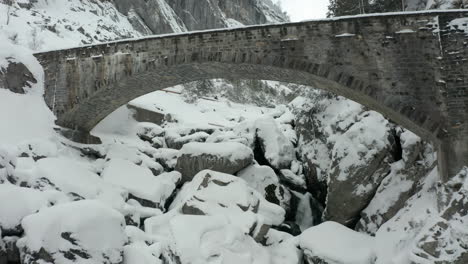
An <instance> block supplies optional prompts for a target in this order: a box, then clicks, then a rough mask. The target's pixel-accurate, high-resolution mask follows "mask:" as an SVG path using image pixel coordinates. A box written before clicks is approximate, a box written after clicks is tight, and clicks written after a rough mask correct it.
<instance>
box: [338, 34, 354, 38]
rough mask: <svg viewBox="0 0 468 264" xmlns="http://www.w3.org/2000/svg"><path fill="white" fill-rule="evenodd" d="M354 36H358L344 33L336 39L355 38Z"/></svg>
mask: <svg viewBox="0 0 468 264" xmlns="http://www.w3.org/2000/svg"><path fill="white" fill-rule="evenodd" d="M354 36H356V34H352V33H343V34H339V35H335V38H343V37H354Z"/></svg>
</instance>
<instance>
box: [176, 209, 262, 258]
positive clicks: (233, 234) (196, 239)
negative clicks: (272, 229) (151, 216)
mask: <svg viewBox="0 0 468 264" xmlns="http://www.w3.org/2000/svg"><path fill="white" fill-rule="evenodd" d="M187 223H191V224H190V225H187ZM170 227H171V230H172V234H173V236H174V240H175V244H176V249H177V252H178V253H179V256H180V259H181V261H182V263H193V264H205V263H223V264H236V263H245V264H268V263H271V259H270V256H269V254H268V251H267V250H266V249H265V248H263V247H261V246H260V245H259V244H257V243H256V242H255V241H254V240H253V239H252V238H251V237H249V236H247V235H245V234H244V232H243V230H239V229H238V227H236V225H232V223H230V222H229V220H228V219H227V218H226V217H224V216H222V215H217V216H188V215H184V216H177V217H175V218H173V219H172V220H171V222H170Z"/></svg>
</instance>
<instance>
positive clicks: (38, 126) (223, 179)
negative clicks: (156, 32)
mask: <svg viewBox="0 0 468 264" xmlns="http://www.w3.org/2000/svg"><path fill="white" fill-rule="evenodd" d="M157 1H159V2H160V6H163V10H161V12H162V14H163V15H164V16H165V17H164V18H163V19H166V20H167V21H169V22H170V25H171V27H172V28H173V30H174V31H176V32H181V31H184V30H185V29H184V28H183V25H179V24H178V22H177V19H176V16H175V15H174V12H173V11H172V9H171V8H170V6H169V5H167V4H165V1H163V0H157ZM265 8H272V7H265ZM6 9H7V6H6V5H5V4H1V3H0V14H5V12H6ZM12 11H13V13H14V15H12V16H11V17H10V19H11V20H10V24H9V25H8V26H5V25H4V23H3V19H4V17H3V16H2V17H0V23H1V25H0V67H6V66H7V63H8V61H15V62H21V63H24V64H25V65H26V66H27V67H28V68H29V70H30V71H31V72H32V73H33V75H34V77H35V78H36V79H37V80H38V83H37V84H31V85H32V87H31V88H26V94H25V95H19V94H14V93H12V92H10V91H7V90H4V89H0V127H1V129H0V182H2V184H0V201H2V202H0V226H1V227H2V228H1V229H5V228H15V227H17V225H18V224H19V223H20V222H21V221H22V224H23V228H24V230H25V233H24V237H23V238H21V240H20V242H19V243H18V245H19V246H20V247H26V248H28V250H33V251H34V250H38V249H39V248H41V247H44V248H45V250H47V251H48V252H51V253H53V255H54V257H59V255H60V254H61V252H66V251H67V250H68V249H70V248H73V249H78V248H76V247H73V245H71V243H70V242H69V241H65V240H64V239H62V238H63V236H62V234H63V233H64V232H70V233H72V234H73V236H72V237H73V238H74V239H77V241H78V242H79V246H80V247H81V248H80V249H83V250H84V251H85V252H87V253H90V254H91V255H92V258H91V259H89V260H82V259H80V261H79V262H78V261H77V263H83V264H88V263H89V264H91V263H104V262H105V261H106V260H107V259H106V258H105V257H103V256H104V255H106V256H108V257H110V259H112V260H114V261H115V262H116V263H120V262H121V261H123V263H127V264H133V263H142V264H146V263H148V264H149V263H154V264H158V263H163V261H161V259H160V257H161V256H163V255H164V256H167V255H168V252H169V251H173V252H174V253H177V254H178V255H179V256H180V257H181V260H182V263H184V262H185V263H187V262H191V263H194V264H195V263H203V264H204V263H225V264H236V263H252V264H271V263H272V264H297V263H298V262H299V260H300V252H299V249H298V248H297V246H300V247H301V248H303V249H306V253H311V252H312V253H314V254H320V256H323V257H324V258H327V259H328V260H330V261H336V262H343V263H363V264H364V263H369V262H370V261H372V260H373V259H374V257H375V256H377V258H378V259H377V263H379V264H380V263H381V264H387V263H399V264H407V263H410V261H412V260H414V259H415V258H416V257H415V256H416V255H415V252H418V251H417V245H416V243H417V242H418V241H419V240H420V239H422V235H424V234H426V233H427V232H429V229H430V227H431V226H432V224H433V223H434V221H436V220H441V219H440V214H439V213H438V211H437V206H436V205H437V203H436V202H437V196H436V191H435V190H436V178H437V174H436V172H435V171H434V172H433V173H432V174H431V175H430V176H429V178H428V179H426V181H425V182H424V184H423V187H422V189H421V191H420V192H419V193H418V194H417V195H415V196H414V197H412V198H411V199H410V200H409V201H408V203H407V206H406V207H405V208H404V209H403V210H402V211H400V212H399V213H398V214H397V215H396V216H395V217H394V218H392V219H391V220H390V221H388V222H387V223H379V224H383V226H382V227H381V228H379V229H378V230H377V228H376V229H375V230H374V231H376V238H371V237H369V236H366V235H363V234H359V233H356V232H354V231H352V230H349V229H347V228H345V227H343V226H340V225H338V224H336V223H330V222H326V223H324V224H321V225H319V226H315V227H312V228H309V227H311V226H312V225H313V224H314V223H313V220H314V219H313V218H314V217H315V216H314V215H313V214H314V213H315V211H312V208H311V202H310V200H311V196H310V194H305V195H300V194H298V193H296V196H297V197H299V201H298V203H299V204H298V209H297V211H296V212H295V213H296V214H295V217H296V223H298V224H299V226H300V228H301V229H302V230H306V231H305V232H304V233H303V234H302V235H300V236H299V237H296V238H294V237H292V236H291V235H289V234H286V233H284V232H280V231H276V230H274V229H270V230H269V231H268V234H267V241H266V246H265V245H262V244H260V243H258V242H256V241H255V240H254V239H253V238H252V234H249V233H250V231H251V229H252V228H253V225H254V224H256V225H257V226H256V230H257V231H258V229H259V227H260V226H261V225H262V224H265V225H276V226H278V225H280V224H282V223H283V222H284V220H285V215H286V212H285V210H284V209H283V208H281V207H280V206H278V205H275V204H272V203H269V202H268V201H266V200H265V198H264V196H265V186H268V185H270V184H279V180H278V178H277V176H276V174H275V171H273V169H272V168H270V167H266V166H260V165H251V166H249V167H248V168H246V169H245V170H243V171H241V172H239V173H238V177H235V176H233V175H227V174H222V173H217V172H214V171H203V172H200V173H199V174H197V175H196V176H195V178H194V180H193V181H192V182H189V183H186V184H185V185H184V186H183V188H182V189H181V190H176V185H177V183H178V181H179V179H180V174H179V173H178V172H170V173H161V174H159V172H162V171H163V170H166V171H167V170H171V169H172V168H174V166H175V163H176V160H177V157H178V156H179V155H182V154H183V153H188V154H193V155H198V154H202V153H210V154H211V153H214V155H223V156H229V158H230V159H239V158H245V157H247V156H249V157H250V156H251V155H253V154H252V150H251V147H252V146H253V143H254V136H255V133H256V131H257V133H258V135H259V136H260V137H261V138H262V139H264V141H265V148H266V151H265V152H266V156H267V158H268V159H269V160H270V161H271V163H272V164H273V165H276V166H280V167H281V168H280V169H281V171H280V172H281V173H282V174H283V175H284V176H285V177H286V178H287V179H288V180H289V181H290V182H293V183H294V184H296V185H299V186H301V185H305V179H304V178H303V175H302V173H303V172H302V166H303V165H304V164H303V163H302V161H301V160H296V158H295V157H296V151H298V152H299V153H301V154H304V156H303V157H301V158H302V160H306V159H309V158H310V160H311V162H312V163H314V165H317V167H318V169H317V172H318V178H319V179H322V180H323V179H325V178H326V177H327V176H328V174H329V172H330V170H331V164H332V161H333V159H335V160H339V165H338V166H341V167H340V169H341V171H343V173H342V174H340V175H339V178H340V179H346V177H347V176H348V175H347V173H346V172H347V171H349V169H350V168H352V167H353V166H355V165H364V164H366V162H368V161H369V160H370V159H371V158H372V155H374V154H375V153H376V152H378V151H379V150H381V149H382V148H384V147H386V144H387V143H388V142H386V138H387V136H388V130H389V124H388V121H386V120H385V119H383V117H381V116H380V115H379V114H377V113H375V112H372V111H365V110H364V109H363V108H362V106H360V105H358V104H356V103H354V102H351V101H349V100H344V99H343V98H340V99H336V100H335V99H330V98H327V99H324V100H322V101H319V102H317V101H315V102H314V101H313V98H315V97H314V96H316V94H314V95H313V96H311V98H312V99H311V98H305V97H297V98H296V99H295V100H294V101H293V102H292V103H291V104H290V105H289V106H288V107H286V106H284V105H280V106H278V107H276V108H267V107H258V106H255V105H249V104H245V103H233V102H232V101H230V100H228V99H226V98H225V97H223V96H219V98H208V97H205V98H198V99H197V100H196V101H195V102H193V103H188V102H186V101H185V100H186V99H187V98H186V97H184V96H185V95H184V90H183V88H182V87H181V86H179V87H174V88H170V89H167V90H168V91H173V92H182V94H177V93H168V92H165V91H156V92H154V93H151V94H149V95H147V96H144V97H141V98H137V99H136V100H134V101H132V102H131V104H132V105H137V106H140V107H143V108H145V109H149V110H154V111H158V112H160V113H162V114H171V116H172V117H173V118H174V120H175V121H176V122H166V123H164V124H162V125H161V126H157V125H152V124H148V123H138V122H136V121H135V120H134V119H133V117H132V112H131V111H130V110H128V108H127V107H126V106H123V107H121V108H119V109H118V110H116V111H115V112H114V113H113V114H112V115H111V116H109V117H108V118H106V119H105V120H103V122H101V123H100V124H99V125H98V126H97V127H96V128H95V129H94V131H93V134H95V135H99V136H101V137H102V139H103V142H104V144H103V145H101V146H98V147H93V148H95V149H94V150H96V151H98V152H99V154H101V155H102V156H103V157H104V158H96V157H89V156H85V157H83V156H82V154H81V153H80V151H79V148H82V147H84V146H83V145H80V144H74V143H71V142H68V141H66V140H64V139H63V138H61V137H59V136H57V135H56V133H55V132H54V130H53V128H54V127H55V125H54V120H55V117H54V116H53V114H52V112H51V111H50V110H49V109H48V107H47V106H46V104H45V103H44V100H43V98H42V96H43V92H44V89H43V85H42V83H43V79H44V77H43V70H42V68H41V66H40V65H39V63H38V61H37V60H36V59H35V58H34V56H33V55H32V53H33V52H34V51H38V50H48V49H50V50H53V49H57V48H67V47H74V46H80V45H81V46H82V45H89V44H94V43H98V42H107V41H112V40H115V39H121V38H126V37H137V38H140V37H141V34H139V33H137V32H136V31H135V30H134V29H133V28H132V26H131V25H130V23H129V22H128V19H127V18H126V17H125V16H123V15H122V14H119V13H118V12H117V11H116V9H115V6H113V3H112V2H106V1H104V2H100V1H97V2H96V1H79V0H69V1H58V0H52V1H45V0H39V1H38V2H37V3H36V4H35V5H34V7H33V8H32V9H31V10H27V9H23V8H21V9H19V8H17V7H16V6H15V7H14V8H13V10H12ZM435 12H438V11H435ZM456 12H460V10H458V11H456ZM272 14H273V13H271V15H272ZM434 14H436V13H434ZM133 15H135V13H133ZM393 15H395V14H393ZM396 15H401V14H400V13H398V14H396ZM269 19H274V17H273V16H271V17H269ZM339 19H347V18H333V19H328V20H327V21H331V20H339ZM226 23H227V24H228V25H230V26H241V25H240V24H239V22H238V21H236V20H233V19H227V20H226ZM463 23H466V21H464V20H460V21H458V20H454V21H452V22H451V26H452V27H455V26H456V25H458V26H459V27H460V25H463ZM254 27H255V28H260V29H261V28H262V27H263V26H260V27H259V26H254ZM80 28H81V29H82V30H83V32H84V33H80V32H79V31H78V29H80ZM54 30H55V32H54ZM235 30H239V29H228V31H235ZM98 31H99V32H100V33H97V32H98ZM218 31H219V30H208V31H204V32H218ZM402 31H404V30H402ZM196 33H197V32H191V33H183V34H185V35H190V34H196ZM400 33H404V32H400ZM87 34H89V36H90V37H88V36H87ZM176 34H179V33H176ZM176 34H172V35H176ZM351 35H352V34H350V33H344V34H341V35H337V36H336V37H351ZM165 36H168V35H161V36H148V37H147V38H161V37H165ZM295 39H296V38H295V37H294V36H293V35H291V36H286V37H285V39H284V40H295ZM103 45H105V44H103ZM98 56H99V55H95V57H98ZM7 58H9V59H7ZM73 59H75V58H68V60H73ZM213 83H214V85H215V88H216V89H218V90H216V91H223V89H232V88H234V87H226V88H225V87H222V86H223V85H224V86H229V85H226V84H223V83H222V82H221V81H219V80H215V81H214V82H213ZM263 83H267V84H268V85H269V86H270V87H274V91H275V92H277V93H278V94H281V95H295V92H296V91H293V90H292V89H290V88H289V87H291V86H287V85H284V84H281V83H277V82H271V81H266V82H263ZM236 92H237V90H236ZM241 92H242V91H239V93H241ZM219 94H220V95H225V94H223V93H219ZM275 102H276V101H275ZM314 103H316V104H317V106H318V107H322V106H323V109H322V108H319V109H322V110H321V111H319V114H317V116H316V118H317V120H319V121H320V122H319V123H317V124H316V125H317V126H320V132H323V134H324V137H325V138H326V140H325V141H324V142H320V140H319V139H314V141H313V142H312V143H308V144H302V142H303V141H301V140H302V139H300V138H298V136H297V134H296V131H295V130H294V129H295V127H294V123H295V122H296V121H297V119H299V118H301V116H297V115H296V114H295V113H293V112H292V111H291V110H289V108H294V107H297V108H302V107H304V105H307V104H314ZM265 105H266V104H265ZM146 129H149V130H148V131H147V130H146ZM191 130H193V131H198V132H194V133H192V132H191ZM209 130H210V132H206V131H209ZM200 131H201V132H200ZM211 131H214V132H213V133H212V132H211ZM142 132H148V135H150V136H156V135H161V134H164V133H165V134H166V138H165V139H166V140H167V139H168V138H169V137H172V136H174V138H175V140H178V141H181V142H185V141H198V140H200V141H204V140H206V141H207V143H189V144H186V145H185V146H184V147H183V148H182V150H181V151H178V150H176V149H168V148H160V149H155V148H153V147H152V146H151V144H150V143H149V142H143V141H142V140H140V139H139V138H138V137H137V134H138V133H142ZM158 137H159V136H158ZM161 138H162V136H161ZM162 139H163V140H164V138H162ZM217 142H223V143H217ZM419 142H420V139H419V138H418V137H417V136H416V135H414V134H412V133H411V132H409V131H404V132H403V133H402V134H401V143H402V147H403V149H406V148H409V147H411V146H413V145H415V144H419ZM296 143H297V144H298V145H299V148H295V147H294V146H295V145H293V144H296ZM163 145H164V144H163ZM330 145H331V146H332V151H333V152H332V153H333V157H329V153H330V150H329V149H328V146H330ZM249 147H250V148H249ZM407 158H408V155H406V153H404V155H403V161H407ZM402 163H403V162H397V163H394V164H392V171H391V174H390V175H389V176H388V177H387V179H386V181H384V182H383V184H382V185H381V186H382V188H384V187H385V189H384V190H383V191H382V192H380V190H379V191H378V192H379V193H380V196H378V198H377V199H373V200H372V202H371V203H370V205H369V207H368V208H367V209H366V210H368V211H378V212H384V211H385V210H386V209H387V207H388V206H389V205H390V204H391V203H392V202H394V201H395V199H396V198H397V197H398V195H399V194H400V193H402V192H404V191H406V190H408V189H409V188H410V187H411V185H412V183H411V182H410V181H407V180H405V178H404V177H403V176H404V175H402V174H400V170H401V169H402V168H403V164H402ZM161 164H162V165H161ZM4 167H6V168H4ZM155 172H158V173H155ZM207 173H209V174H210V175H211V176H212V178H211V179H210V180H209V181H207V182H206V186H204V185H205V183H204V180H205V178H204V177H205V176H206V174H207ZM154 174H159V175H154ZM7 176H8V177H7ZM10 176H11V177H10ZM12 179H14V180H15V181H16V182H15V184H18V185H24V186H28V187H31V188H25V187H18V186H14V185H11V184H10V181H12V182H14V181H13V180H12ZM363 186H364V185H362V186H361V187H363ZM463 186H464V187H463V188H465V189H467V187H466V182H465V183H464V185H463ZM364 187H365V186H364ZM32 188H37V190H34V189H32ZM359 188H360V187H356V192H357V193H359V191H363V190H362V189H359ZM364 191H365V190H364ZM128 193H132V194H134V195H135V196H137V197H138V198H143V199H148V200H151V201H155V202H158V203H161V204H162V203H164V202H165V201H166V200H167V199H170V196H171V195H175V198H174V201H173V202H172V203H171V205H170V207H169V209H170V210H169V212H165V213H163V212H162V211H161V210H163V209H161V210H158V209H155V208H149V207H145V206H142V205H141V204H139V202H137V201H136V200H127V198H128ZM455 198H456V199H460V197H459V196H456V197H455ZM455 198H453V199H455ZM81 199H84V200H81ZM447 199H448V198H447ZM74 200H80V201H74ZM186 204H188V205H192V206H195V207H197V208H199V209H200V210H202V211H203V212H204V214H205V215H200V216H196V215H184V214H183V212H182V211H183V209H182V208H183V206H184V205H186ZM50 206H52V207H50ZM243 208H248V209H247V210H244V209H243ZM293 213H294V212H293ZM123 215H125V216H126V217H127V216H128V217H131V218H132V219H134V220H135V219H136V222H138V223H140V219H146V218H148V219H146V221H145V225H144V226H143V225H140V226H139V227H130V226H127V227H126V228H125V229H124V225H125V223H124V217H123ZM455 218H456V221H450V223H449V224H450V227H451V229H449V232H454V233H456V234H457V237H458V238H460V239H463V238H464V237H463V236H462V235H464V231H466V230H465V229H466V228H465V226H466V225H464V224H465V223H466V222H464V221H465V220H464V218H463V216H456V217H455ZM465 218H466V217H465ZM462 220H463V221H462ZM376 221H378V220H376ZM457 221H458V222H457ZM138 223H137V224H138ZM139 228H144V229H145V231H142V230H140V229H139ZM2 235H5V232H4V233H3V234H2ZM443 235H444V237H443V239H442V240H443V241H446V240H447V237H449V233H444V234H443ZM0 241H1V240H0ZM450 249H452V247H451V248H450ZM455 249H456V250H458V251H457V252H462V249H459V248H455ZM103 254H104V255H103ZM122 254H123V256H124V258H123V260H122V259H121V256H122ZM443 257H447V256H443ZM61 261H62V262H61ZM57 263H64V259H59V260H57Z"/></svg>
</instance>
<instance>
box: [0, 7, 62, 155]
mask: <svg viewBox="0 0 468 264" xmlns="http://www.w3.org/2000/svg"><path fill="white" fill-rule="evenodd" d="M2 6H3V4H0V8H1V7H2ZM0 13H2V14H3V13H4V12H1V10H0ZM9 61H11V62H16V63H23V64H24V65H25V66H26V67H27V68H28V69H29V71H30V72H31V73H32V74H33V76H34V78H35V79H36V80H37V83H36V84H34V83H31V84H30V85H31V88H25V90H26V94H25V95H20V94H15V93H13V92H10V91H9V90H5V89H1V88H2V87H0V98H2V101H1V103H0V120H1V124H2V127H3V126H4V127H5V129H0V145H10V146H14V145H16V144H19V143H21V142H23V141H26V140H31V139H44V140H47V139H49V138H50V137H51V136H52V135H53V134H54V131H53V129H52V127H53V126H54V120H55V117H54V116H53V114H52V113H51V111H50V110H49V108H48V107H47V106H46V104H45V102H44V100H43V98H42V95H43V93H44V87H43V80H44V72H43V70H42V66H41V65H40V64H39V62H38V61H37V59H36V58H35V57H34V56H33V55H32V51H31V50H30V49H28V48H24V47H22V46H20V45H16V44H13V43H12V41H11V40H10V39H9V35H8V33H7V32H5V31H4V30H2V29H1V28H0V70H1V69H2V68H6V67H7V66H8V63H9Z"/></svg>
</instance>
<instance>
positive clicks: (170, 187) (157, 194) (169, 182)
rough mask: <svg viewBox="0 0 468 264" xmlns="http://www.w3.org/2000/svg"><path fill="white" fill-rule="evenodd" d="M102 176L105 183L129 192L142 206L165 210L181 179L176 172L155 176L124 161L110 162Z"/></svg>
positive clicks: (114, 160)
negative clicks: (167, 201)
mask: <svg viewBox="0 0 468 264" xmlns="http://www.w3.org/2000/svg"><path fill="white" fill-rule="evenodd" d="M101 176H102V178H103V179H104V181H106V182H108V183H111V184H113V185H115V186H118V187H120V188H122V189H125V190H127V191H128V193H129V198H131V199H135V200H137V201H138V202H139V203H140V204H141V205H142V206H144V207H152V208H159V209H163V208H164V205H165V203H166V200H167V199H168V198H169V197H171V196H172V194H173V192H174V191H175V189H176V186H177V184H178V182H179V181H180V178H181V176H180V173H179V172H176V171H174V172H168V173H162V174H160V175H158V176H154V175H153V174H152V173H151V171H150V170H149V169H147V168H144V167H140V166H137V165H135V164H134V163H132V162H130V161H128V160H123V159H112V160H110V161H109V162H108V163H107V165H106V167H105V168H104V170H103V172H102V174H101Z"/></svg>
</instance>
